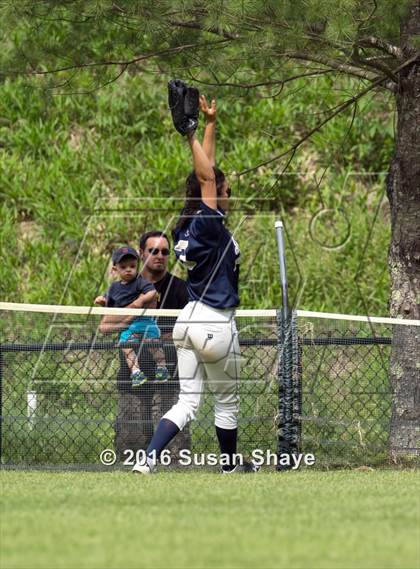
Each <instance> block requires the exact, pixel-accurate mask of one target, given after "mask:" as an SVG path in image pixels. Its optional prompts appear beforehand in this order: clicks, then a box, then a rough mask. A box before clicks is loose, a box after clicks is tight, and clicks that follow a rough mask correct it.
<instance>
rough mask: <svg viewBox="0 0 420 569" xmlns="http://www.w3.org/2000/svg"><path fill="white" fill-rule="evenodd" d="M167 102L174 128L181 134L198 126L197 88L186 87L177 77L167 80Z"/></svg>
mask: <svg viewBox="0 0 420 569" xmlns="http://www.w3.org/2000/svg"><path fill="white" fill-rule="evenodd" d="M168 102H169V108H170V110H171V114H172V120H173V123H174V126H175V128H176V130H177V131H178V132H179V133H180V134H182V135H183V136H184V135H186V134H187V133H189V132H194V131H195V129H196V128H197V126H198V114H199V93H198V89H195V88H194V87H188V85H186V84H185V83H184V82H183V81H180V80H179V79H174V80H172V81H169V83H168Z"/></svg>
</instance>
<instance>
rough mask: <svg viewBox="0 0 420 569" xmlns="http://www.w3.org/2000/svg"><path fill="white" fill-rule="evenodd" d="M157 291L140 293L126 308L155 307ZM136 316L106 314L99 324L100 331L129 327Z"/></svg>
mask: <svg viewBox="0 0 420 569" xmlns="http://www.w3.org/2000/svg"><path fill="white" fill-rule="evenodd" d="M156 297H157V292H156V290H150V291H149V292H146V293H145V294H140V296H138V297H137V298H136V300H134V301H133V302H132V303H131V304H129V305H128V306H125V307H124V308H154V306H153V304H154V303H156ZM134 318H136V316H122V315H121V314H120V315H118V314H117V315H115V316H111V315H109V316H108V315H107V316H104V317H103V318H102V320H101V322H100V324H99V331H100V332H102V333H103V334H109V333H111V332H117V331H118V330H124V329H125V328H128V327H129V326H130V324H131V322H132V321H133V320H134Z"/></svg>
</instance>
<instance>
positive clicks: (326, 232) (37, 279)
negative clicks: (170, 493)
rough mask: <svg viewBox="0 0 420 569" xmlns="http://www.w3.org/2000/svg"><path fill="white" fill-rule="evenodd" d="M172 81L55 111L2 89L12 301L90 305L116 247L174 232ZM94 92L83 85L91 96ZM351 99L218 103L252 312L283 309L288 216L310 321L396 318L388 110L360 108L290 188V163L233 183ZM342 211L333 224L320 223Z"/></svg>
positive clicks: (339, 86)
mask: <svg viewBox="0 0 420 569" xmlns="http://www.w3.org/2000/svg"><path fill="white" fill-rule="evenodd" d="M167 78H168V77H164V78H163V79H162V80H155V79H153V78H149V77H148V76H144V75H135V76H129V75H126V76H124V77H122V78H121V79H120V80H119V81H118V82H117V83H114V84H113V85H110V86H108V87H107V88H104V89H102V90H100V91H98V92H97V93H96V95H95V96H84V95H78V96H76V95H74V96H51V94H50V93H48V92H47V93H45V91H43V90H41V89H40V88H37V87H36V86H35V85H34V84H28V83H27V82H25V81H23V80H16V81H14V82H9V81H7V82H5V83H4V84H3V87H2V90H1V92H0V107H1V116H2V121H1V126H0V154H1V161H0V197H1V199H2V200H3V203H2V218H3V219H4V220H5V222H4V223H3V224H2V228H1V232H2V245H3V247H4V251H3V252H2V253H3V254H2V259H3V263H2V266H1V269H0V275H1V279H0V283H1V284H0V291H1V297H2V300H13V301H18V302H41V303H65V304H90V303H91V302H92V300H93V298H94V297H95V295H96V293H97V292H99V291H101V290H103V287H104V286H106V284H107V267H108V262H109V253H110V251H111V250H112V248H113V247H114V246H115V245H118V244H121V243H125V242H129V243H132V244H134V245H135V244H136V242H137V238H138V236H139V234H141V233H142V232H143V231H144V230H148V229H151V228H152V227H156V226H160V227H164V228H166V229H168V230H170V228H171V227H172V226H173V225H174V222H175V219H176V217H177V215H178V211H179V209H180V207H181V206H182V196H183V180H184V178H185V176H186V174H187V173H188V172H189V169H190V167H191V166H190V164H191V159H190V156H189V152H188V149H187V148H186V146H185V144H184V142H183V141H182V140H181V138H180V137H178V136H177V134H176V133H175V131H174V130H173V127H172V124H171V119H170V116H169V113H168V111H167V103H166V87H165V83H166V80H167ZM84 79H86V80H89V77H88V74H87V73H86V74H85V75H83V76H80V77H79V82H80V84H81V85H83V81H84ZM352 88H354V85H353V84H352V81H351V80H346V79H340V80H336V81H332V78H330V77H318V78H315V79H314V78H312V79H309V80H308V79H306V80H304V79H301V80H300V81H299V82H298V83H297V84H296V83H294V84H293V85H292V84H291V85H290V87H285V89H284V90H283V92H282V94H281V96H279V97H276V98H263V97H256V96H255V95H252V94H251V93H248V94H246V95H243V96H238V95H234V94H232V92H229V91H228V90H227V89H219V90H217V91H216V90H215V89H209V90H208V94H209V96H213V95H215V94H216V93H217V96H218V102H219V127H218V156H219V159H220V165H221V167H222V168H223V169H225V171H226V172H227V173H228V174H229V177H230V182H231V185H232V187H233V189H234V196H235V197H236V198H238V197H239V198H240V201H236V202H235V203H234V209H233V211H232V213H231V216H230V221H229V225H230V228H231V229H232V230H233V231H235V235H236V237H237V239H238V241H239V243H240V245H241V247H242V278H241V287H242V288H241V295H242V306H243V307H272V306H277V305H278V304H279V286H278V276H277V275H278V263H277V253H276V244H275V237H274V230H273V224H274V220H275V219H276V218H278V217H280V216H281V217H282V218H283V220H284V222H285V224H286V229H287V237H288V243H287V246H288V264H289V272H290V281H291V294H292V297H293V298H294V299H295V301H296V304H297V305H298V307H299V308H306V309H312V310H330V311H338V310H339V311H344V312H365V311H370V312H372V313H381V314H386V312H387V308H386V307H387V296H388V290H387V288H388V277H387V271H386V250H387V243H388V239H389V216H388V208H387V205H386V200H385V198H384V195H383V194H384V172H385V171H386V169H387V165H388V163H389V160H390V155H391V152H392V147H393V142H392V136H393V134H392V118H393V117H392V103H391V101H390V100H389V99H388V98H387V97H385V96H383V97H380V96H377V97H376V99H375V101H373V100H368V99H366V100H365V101H362V102H361V103H360V105H359V107H358V109H357V113H356V115H355V118H354V121H353V125H352V128H350V123H351V121H352V115H351V114H350V113H347V114H343V115H342V116H340V117H337V118H336V119H335V120H334V121H332V122H330V123H329V124H328V125H326V126H325V127H324V129H323V130H322V131H320V132H319V133H317V134H316V135H315V136H314V137H313V138H312V141H311V142H309V143H306V145H304V146H302V147H301V149H300V151H299V152H297V154H296V155H295V158H294V160H293V161H292V163H291V164H290V165H289V167H288V169H287V171H286V172H285V173H283V169H284V166H285V165H286V162H287V160H288V158H289V156H287V157H286V158H285V159H283V160H281V161H279V162H273V163H272V164H270V165H268V166H264V167H260V168H258V169H257V170H256V171H253V172H250V173H249V174H246V175H242V176H239V177H238V176H237V174H238V172H241V171H242V170H244V169H246V168H248V167H250V166H253V165H255V164H258V163H260V162H262V161H264V160H265V159H267V158H269V157H270V156H275V155H277V154H280V153H281V152H283V151H284V150H286V149H287V148H289V147H290V145H291V144H293V143H294V142H295V141H296V140H297V139H299V138H300V137H301V136H302V135H303V134H304V133H305V132H306V131H307V130H308V129H310V128H312V127H313V126H314V125H315V124H316V123H317V121H318V120H319V113H323V111H324V110H325V109H327V108H329V107H332V106H334V105H336V104H337V100H339V98H342V96H343V95H342V91H343V90H344V91H345V92H350V91H351V90H352ZM203 91H204V92H206V93H207V89H204V88H203ZM314 101H316V103H315V104H314ZM261 198H262V199H263V201H261ZM145 199H147V201H145ZM174 199H175V201H174ZM162 200H164V201H162ZM384 200H385V201H384ZM380 203H381V204H382V205H380ZM151 208H153V209H154V210H156V211H155V212H153V211H151ZM337 208H338V209H339V211H340V212H341V213H340V214H339V215H338V216H336V217H334V216H332V217H331V214H328V212H327V214H319V212H320V211H321V210H324V209H327V210H337ZM378 208H379V209H378ZM377 209H378V215H377V216H376V211H377ZM337 211H338V210H337ZM244 212H245V213H246V214H247V215H248V217H247V218H246V219H245V221H244V222H243V223H242V222H241V219H242V217H243V214H244ZM316 215H318V217H316V223H315V224H314V222H311V220H312V218H313V217H314V216H316ZM325 215H326V217H323V216H325ZM322 221H324V222H325V227H324V225H323V223H322ZM311 223H312V225H311ZM336 223H338V226H337V227H336ZM340 224H341V225H340ZM347 226H349V228H350V229H349V231H350V233H349V236H348V239H344V240H343V239H342V236H341V232H342V231H344V230H345V229H346V227H347ZM371 229H372V231H371ZM314 231H315V233H317V234H318V233H319V235H318V236H317V235H314ZM337 231H338V233H339V234H340V235H339V236H338V237H337ZM337 239H338V241H337ZM325 244H327V246H325ZM334 244H335V245H336V246H337V245H339V247H336V248H331V245H333V246H334ZM11 246H12V247H14V248H15V250H17V252H18V258H16V255H12V256H11V255H10V253H8V252H9V251H10V248H11ZM371 260H372V261H373V262H371ZM176 270H177V271H180V274H181V276H182V275H183V273H182V270H181V269H180V268H179V267H177V268H176ZM355 279H356V281H355ZM355 282H356V286H355Z"/></svg>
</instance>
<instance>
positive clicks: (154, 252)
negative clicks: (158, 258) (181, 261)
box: [147, 247, 170, 257]
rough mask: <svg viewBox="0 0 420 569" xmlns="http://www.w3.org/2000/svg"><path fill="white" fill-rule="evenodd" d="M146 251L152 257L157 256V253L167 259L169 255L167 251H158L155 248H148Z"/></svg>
mask: <svg viewBox="0 0 420 569" xmlns="http://www.w3.org/2000/svg"><path fill="white" fill-rule="evenodd" d="M147 250H148V252H149V253H150V254H151V255H153V256H154V255H159V253H162V255H163V256H164V257H167V256H168V255H169V253H170V251H169V249H158V248H157V247H150V248H149V249H147Z"/></svg>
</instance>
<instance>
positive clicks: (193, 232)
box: [133, 81, 257, 474]
mask: <svg viewBox="0 0 420 569" xmlns="http://www.w3.org/2000/svg"><path fill="white" fill-rule="evenodd" d="M168 88H169V104H170V108H171V111H172V118H173V122H174V125H175V128H176V129H177V130H178V132H180V133H181V134H182V135H184V136H185V135H186V137H187V140H188V143H189V146H190V149H191V152H192V157H193V164H194V171H193V172H192V173H191V174H190V175H189V176H188V178H187V181H186V202H185V206H184V208H183V210H182V211H181V216H180V218H179V221H178V223H177V225H176V227H175V229H174V231H173V236H174V243H175V247H174V248H175V253H176V256H177V258H178V260H179V261H181V262H182V263H184V264H185V265H186V267H187V269H188V279H187V290H188V299H189V302H188V304H187V305H186V306H185V308H184V309H183V310H182V311H181V314H180V315H179V317H178V319H177V322H176V324H175V327H174V330H173V340H174V343H175V346H176V349H177V357H178V373H179V380H180V393H179V398H178V402H177V403H176V404H175V405H174V406H173V407H172V408H171V409H170V410H169V411H168V412H167V413H166V414H165V415H164V416H163V417H162V419H161V420H160V422H159V424H158V426H157V429H156V431H155V434H154V435H153V438H152V441H151V443H150V445H149V447H148V449H147V458H146V461H143V462H142V463H138V464H136V465H135V466H134V468H133V471H134V472H138V473H142V474H149V473H151V472H152V471H153V470H154V469H155V467H156V461H157V458H158V457H159V456H160V453H161V452H162V450H163V449H164V448H165V446H166V445H167V444H168V442H169V441H170V440H171V439H172V438H173V437H174V436H175V435H176V434H177V433H178V432H179V431H180V430H182V429H183V428H184V427H185V425H186V424H187V423H188V422H189V421H191V420H193V419H194V418H195V417H196V415H197V411H198V408H199V405H200V399H201V394H202V392H203V383H204V381H207V382H208V384H209V386H210V388H211V390H212V391H213V394H214V399H215V426H216V433H217V438H218V441H219V446H220V452H221V454H222V455H223V457H224V459H226V458H228V460H227V461H225V460H224V461H223V463H222V468H221V472H222V473H224V474H230V473H233V472H256V471H257V467H256V466H255V465H254V464H253V463H248V462H245V463H242V464H236V463H235V461H234V458H235V455H236V442H237V415H238V410H239V396H238V381H239V377H240V361H239V358H240V348H239V341H238V333H237V329H236V325H235V308H236V307H237V306H238V304H239V296H238V277H239V258H240V251H239V247H238V244H237V243H236V241H235V240H234V239H233V237H232V235H231V234H230V233H229V231H228V230H227V228H226V227H225V225H224V219H225V215H226V212H227V210H228V208H229V197H230V188H229V185H228V183H227V180H226V178H225V175H224V173H223V172H222V171H221V170H219V169H218V168H216V167H215V127H216V102H215V101H214V100H213V101H212V102H211V105H210V106H209V105H208V104H207V101H206V99H205V98H204V97H200V99H199V94H198V91H197V89H193V88H189V87H187V86H186V85H185V83H183V82H182V81H171V82H170V83H169V85H168ZM199 105H200V108H201V111H202V113H203V114H204V115H205V117H206V127H205V133H204V140H203V145H201V144H200V142H199V141H198V139H197V138H196V136H195V134H194V133H195V129H196V128H197V124H198V113H199Z"/></svg>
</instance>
